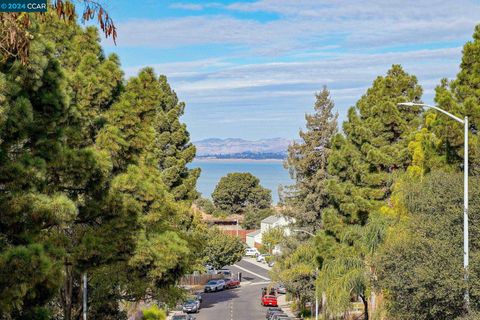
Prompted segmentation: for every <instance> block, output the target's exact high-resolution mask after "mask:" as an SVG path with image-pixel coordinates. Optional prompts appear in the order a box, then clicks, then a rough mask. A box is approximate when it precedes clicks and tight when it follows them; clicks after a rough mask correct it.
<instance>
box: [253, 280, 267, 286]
mask: <svg viewBox="0 0 480 320" xmlns="http://www.w3.org/2000/svg"><path fill="white" fill-rule="evenodd" d="M270 283H271V281H263V282H252V283H249V285H251V286H254V285H260V284H270Z"/></svg>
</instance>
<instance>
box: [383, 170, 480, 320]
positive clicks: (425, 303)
mask: <svg viewBox="0 0 480 320" xmlns="http://www.w3.org/2000/svg"><path fill="white" fill-rule="evenodd" d="M471 183H472V185H475V184H477V183H478V179H472V181H471ZM462 186H463V180H462V176H461V175H460V174H451V173H446V172H433V173H432V174H430V175H429V176H427V177H426V178H425V179H424V181H423V182H422V183H421V184H419V185H415V186H410V188H409V189H408V190H407V191H406V193H405V194H404V197H405V202H406V205H407V208H408V210H409V211H410V212H411V216H410V218H409V219H408V220H407V221H406V222H404V223H403V224H402V225H401V226H399V227H397V228H395V229H393V230H392V232H391V233H390V235H389V240H388V241H387V243H386V245H385V247H384V248H383V250H382V252H381V255H380V256H379V263H378V267H379V270H380V272H379V281H380V285H381V287H382V288H384V289H385V292H386V295H387V298H388V301H389V304H388V306H389V310H390V314H391V316H392V318H393V319H455V318H456V317H460V316H463V315H464V314H465V310H464V299H463V295H464V292H465V291H464V290H465V282H464V278H463V230H462V225H463V214H462V212H463V208H462V204H463V202H462V199H463V193H462ZM478 199H479V190H477V189H473V190H472V194H471V195H470V208H469V220H470V223H471V224H470V229H469V231H470V240H471V242H470V257H471V258H470V259H471V261H470V265H471V266H473V267H472V268H471V269H470V280H469V287H470V301H471V307H472V311H477V312H478V310H479V308H480V304H478V302H477V301H478V295H479V294H480V290H479V288H480V282H479V277H478V275H479V273H478V272H479V268H477V267H476V266H477V265H478V262H479V258H480V255H479V249H480V242H479V241H478V239H479V235H480V228H479V227H478V226H479V224H478V221H479V212H480V211H479V210H480V202H479V201H478Z"/></svg>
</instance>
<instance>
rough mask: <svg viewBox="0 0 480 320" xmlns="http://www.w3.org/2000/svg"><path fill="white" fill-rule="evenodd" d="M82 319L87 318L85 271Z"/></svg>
mask: <svg viewBox="0 0 480 320" xmlns="http://www.w3.org/2000/svg"><path fill="white" fill-rule="evenodd" d="M83 320H87V273H86V272H84V273H83Z"/></svg>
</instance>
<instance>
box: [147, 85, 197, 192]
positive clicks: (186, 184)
mask: <svg viewBox="0 0 480 320" xmlns="http://www.w3.org/2000/svg"><path fill="white" fill-rule="evenodd" d="M159 82H160V87H161V94H162V96H161V101H160V107H161V112H160V116H159V121H158V123H157V127H156V130H157V132H159V135H158V141H157V143H158V148H159V149H160V161H159V166H160V169H161V170H162V176H163V181H164V183H165V184H166V185H167V186H168V188H169V189H170V190H171V192H172V193H173V195H174V196H175V199H177V200H188V201H192V200H194V199H196V198H197V196H198V194H197V191H196V189H195V186H196V182H197V179H198V177H199V175H200V169H198V168H197V169H189V168H187V167H186V165H187V164H188V163H190V162H192V160H193V158H194V157H195V152H196V149H195V146H194V145H193V144H192V143H191V142H190V135H189V133H188V131H187V126H186V125H185V124H184V123H181V122H180V117H181V116H182V115H183V114H184V112H185V103H184V102H179V101H178V97H177V94H176V93H175V91H173V90H172V89H171V88H170V85H169V84H168V82H167V77H165V76H160V79H159Z"/></svg>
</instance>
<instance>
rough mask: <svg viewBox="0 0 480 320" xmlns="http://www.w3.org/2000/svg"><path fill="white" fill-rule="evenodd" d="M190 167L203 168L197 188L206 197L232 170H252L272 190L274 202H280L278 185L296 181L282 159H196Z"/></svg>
mask: <svg viewBox="0 0 480 320" xmlns="http://www.w3.org/2000/svg"><path fill="white" fill-rule="evenodd" d="M188 167H189V168H200V169H201V170H202V173H201V174H200V178H199V179H198V181H197V190H198V191H199V192H200V193H201V194H202V196H203V197H205V198H211V194H212V192H213V190H214V189H215V186H216V185H217V183H218V181H219V180H220V178H221V177H223V176H226V175H227V174H228V173H231V172H250V173H251V174H253V175H254V176H256V177H257V178H259V179H260V184H261V185H262V186H263V187H264V188H267V189H270V190H272V199H273V202H274V203H277V202H278V187H279V186H280V185H284V186H286V185H291V184H293V183H294V181H293V180H292V179H291V178H290V175H289V173H288V170H286V169H285V168H284V167H283V162H282V161H281V160H244V159H238V160H237V159H195V160H194V161H193V162H192V163H190V164H189V165H188Z"/></svg>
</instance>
